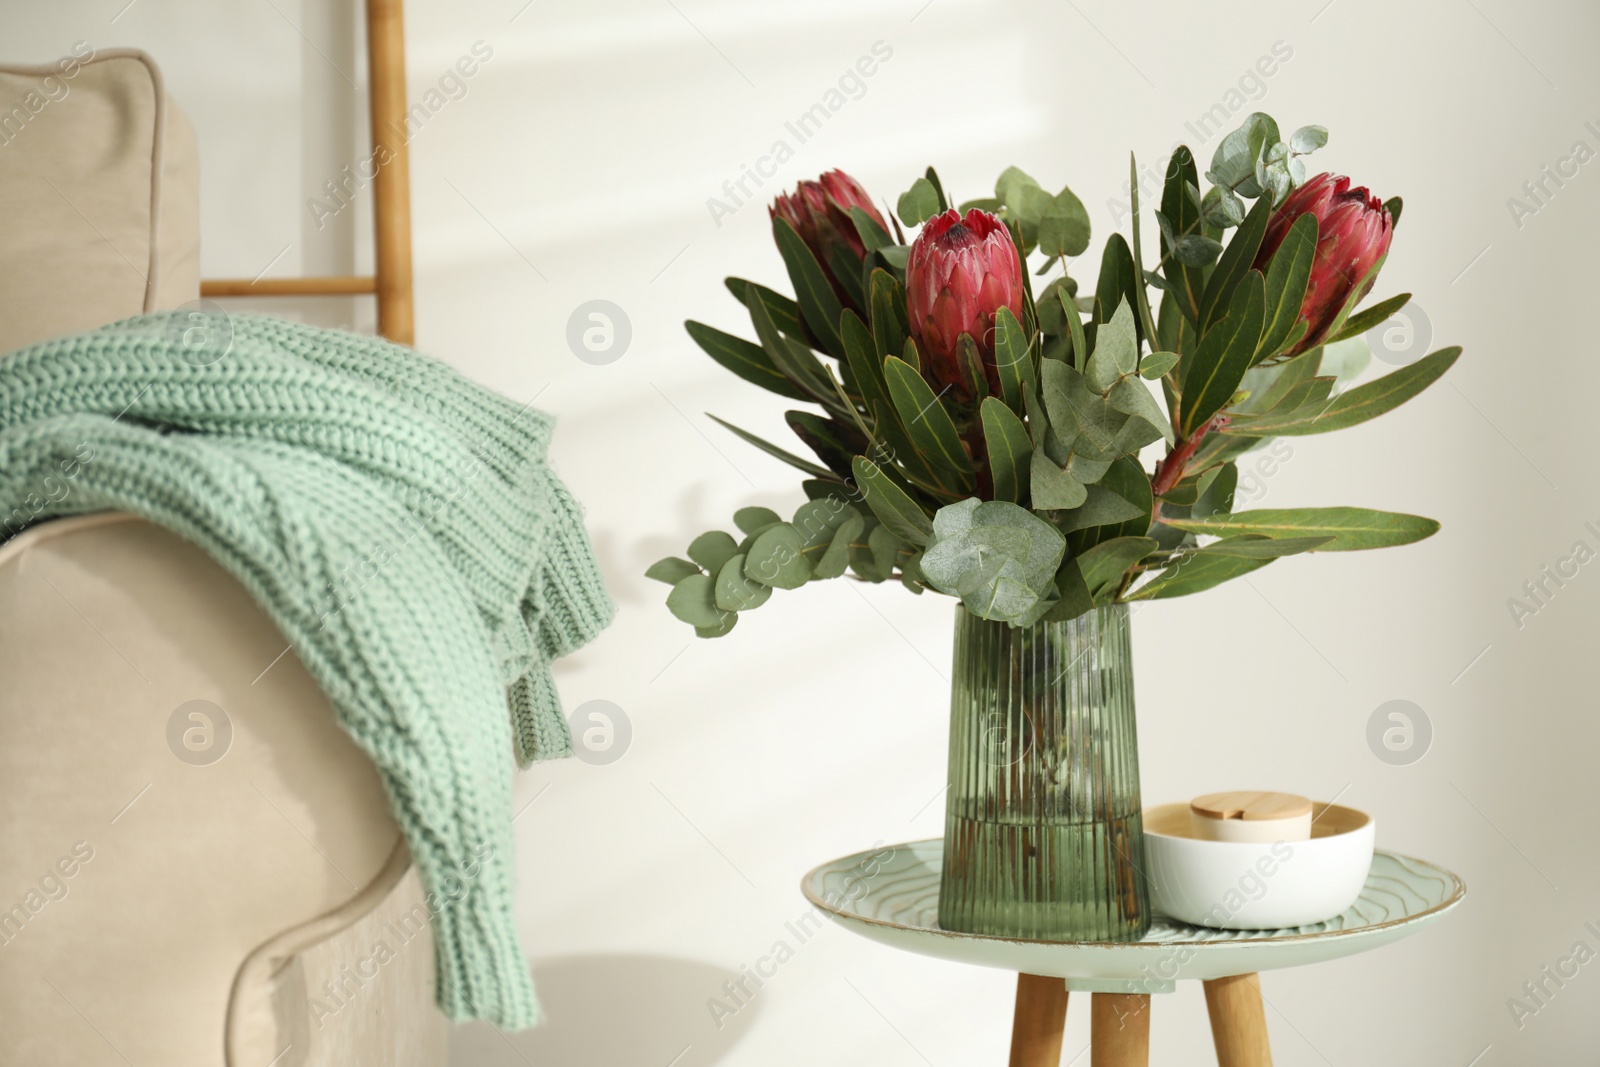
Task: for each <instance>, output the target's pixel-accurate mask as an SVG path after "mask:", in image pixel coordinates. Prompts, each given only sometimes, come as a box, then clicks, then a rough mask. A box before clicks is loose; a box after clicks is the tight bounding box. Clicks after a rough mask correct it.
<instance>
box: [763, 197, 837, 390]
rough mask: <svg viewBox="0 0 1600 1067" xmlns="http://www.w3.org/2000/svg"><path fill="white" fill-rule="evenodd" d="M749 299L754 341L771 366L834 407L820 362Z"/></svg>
mask: <svg viewBox="0 0 1600 1067" xmlns="http://www.w3.org/2000/svg"><path fill="white" fill-rule="evenodd" d="M785 225H788V224H787V223H785ZM751 295H752V299H751V301H750V304H749V311H750V323H751V325H752V326H754V327H755V330H756V339H757V340H759V341H760V342H761V348H762V350H763V351H765V352H766V354H767V358H768V359H770V360H771V361H772V365H773V366H774V367H776V368H777V369H778V370H779V371H781V372H782V373H783V375H784V376H785V377H787V378H788V379H789V380H790V381H791V382H793V383H794V384H795V385H797V386H799V387H800V388H801V389H803V390H805V391H806V392H807V393H808V394H810V395H809V397H808V398H807V399H811V400H815V401H817V402H818V403H823V404H827V405H829V406H837V405H838V403H839V398H838V395H837V394H835V393H834V391H833V385H832V383H831V382H830V381H829V379H828V372H827V371H826V370H824V369H823V367H822V361H821V360H819V359H817V357H816V355H815V354H814V353H813V352H812V351H811V349H810V348H808V347H806V346H805V345H803V344H800V343H799V342H796V341H791V340H790V339H789V338H787V337H785V336H784V335H783V334H781V333H779V332H778V327H777V324H776V323H774V322H773V321H772V316H771V315H770V314H768V312H767V305H766V304H765V303H763V302H762V301H761V300H759V299H755V298H754V296H755V294H751Z"/></svg>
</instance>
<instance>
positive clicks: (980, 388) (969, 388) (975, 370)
mask: <svg viewBox="0 0 1600 1067" xmlns="http://www.w3.org/2000/svg"><path fill="white" fill-rule="evenodd" d="M956 369H957V370H958V371H960V372H961V383H962V385H963V386H964V387H965V395H967V396H969V397H972V398H973V399H974V400H982V399H983V398H984V397H986V396H988V395H989V375H988V373H987V372H985V370H984V369H983V355H982V354H981V353H980V352H979V351H978V343H977V342H976V341H974V340H973V339H972V335H971V334H970V333H964V334H962V335H961V336H960V337H958V338H956Z"/></svg>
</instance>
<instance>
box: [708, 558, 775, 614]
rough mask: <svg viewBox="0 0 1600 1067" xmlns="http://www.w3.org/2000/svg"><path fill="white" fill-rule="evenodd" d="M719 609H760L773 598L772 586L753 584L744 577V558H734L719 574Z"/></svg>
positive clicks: (717, 596)
mask: <svg viewBox="0 0 1600 1067" xmlns="http://www.w3.org/2000/svg"><path fill="white" fill-rule="evenodd" d="M715 595H716V601H717V607H719V608H721V609H722V610H724V611H749V610H750V609H751V608H759V607H760V606H761V605H763V604H765V603H766V602H767V599H768V598H769V597H771V596H772V589H771V587H770V586H765V585H762V584H760V583H759V582H752V581H751V580H750V579H748V578H746V577H745V576H744V556H743V555H738V556H734V557H733V558H732V559H730V560H728V562H726V563H724V564H723V565H722V569H721V570H720V571H718V572H717V585H716V593H715Z"/></svg>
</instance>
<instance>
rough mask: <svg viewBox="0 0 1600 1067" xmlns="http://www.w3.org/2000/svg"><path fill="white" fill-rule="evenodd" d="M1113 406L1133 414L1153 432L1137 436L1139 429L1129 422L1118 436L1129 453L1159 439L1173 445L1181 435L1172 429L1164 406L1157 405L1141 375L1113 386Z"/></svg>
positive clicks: (1119, 441) (1111, 395)
mask: <svg viewBox="0 0 1600 1067" xmlns="http://www.w3.org/2000/svg"><path fill="white" fill-rule="evenodd" d="M1110 400H1111V406H1112V407H1114V408H1116V409H1117V410H1118V411H1121V412H1123V413H1124V414H1128V415H1132V416H1133V417H1134V418H1135V419H1138V420H1139V422H1141V423H1143V425H1144V426H1148V427H1149V430H1148V431H1145V432H1140V433H1135V432H1133V431H1135V430H1136V429H1138V427H1136V426H1134V425H1132V424H1131V421H1130V423H1125V424H1124V425H1123V429H1122V430H1121V431H1119V432H1118V434H1117V444H1118V447H1119V448H1123V449H1124V450H1125V451H1128V452H1136V451H1138V450H1139V449H1140V448H1143V447H1144V446H1145V445H1147V444H1150V443H1151V442H1153V441H1156V440H1159V439H1163V438H1164V439H1165V440H1166V442H1167V443H1168V444H1172V443H1173V442H1174V441H1175V440H1176V438H1177V435H1176V433H1175V432H1174V431H1173V429H1172V422H1171V420H1169V419H1168V418H1167V415H1166V412H1164V411H1162V410H1161V405H1160V404H1158V403H1156V398H1155V397H1154V396H1152V395H1151V393H1150V387H1149V386H1147V385H1145V384H1144V382H1143V381H1141V380H1140V379H1139V378H1138V376H1134V377H1132V378H1124V379H1123V380H1122V381H1120V382H1118V383H1117V384H1116V385H1114V386H1112V387H1111V393H1110Z"/></svg>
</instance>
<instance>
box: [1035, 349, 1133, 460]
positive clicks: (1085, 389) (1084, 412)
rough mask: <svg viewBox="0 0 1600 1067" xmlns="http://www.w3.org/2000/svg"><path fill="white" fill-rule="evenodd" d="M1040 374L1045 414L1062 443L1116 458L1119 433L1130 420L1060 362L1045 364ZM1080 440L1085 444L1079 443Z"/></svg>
mask: <svg viewBox="0 0 1600 1067" xmlns="http://www.w3.org/2000/svg"><path fill="white" fill-rule="evenodd" d="M1040 374H1041V376H1042V377H1043V379H1044V407H1045V411H1046V413H1048V414H1049V416H1050V425H1051V427H1053V428H1054V429H1055V432H1056V435H1057V436H1058V437H1059V438H1060V440H1061V443H1062V444H1063V445H1066V446H1067V447H1069V448H1070V447H1077V448H1081V449H1084V450H1087V451H1091V452H1092V453H1093V454H1094V455H1096V456H1099V457H1102V458H1115V456H1116V455H1117V440H1116V438H1117V432H1118V431H1119V430H1121V429H1122V425H1123V423H1125V422H1127V420H1128V416H1127V415H1126V414H1124V413H1123V412H1120V411H1118V410H1117V409H1116V408H1114V407H1112V406H1111V402H1110V401H1109V400H1107V399H1106V398H1105V397H1103V396H1101V395H1100V394H1098V393H1096V392H1095V391H1094V390H1092V389H1090V388H1089V384H1088V382H1087V380H1085V378H1084V376H1083V375H1081V374H1079V373H1078V372H1077V371H1075V370H1073V369H1072V368H1071V367H1070V366H1068V365H1067V364H1065V363H1062V362H1061V361H1060V360H1055V359H1051V360H1046V361H1045V362H1044V364H1043V365H1042V367H1041V369H1040ZM1079 438H1082V439H1083V440H1082V441H1081V442H1080V441H1079V440H1078V439H1079Z"/></svg>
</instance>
